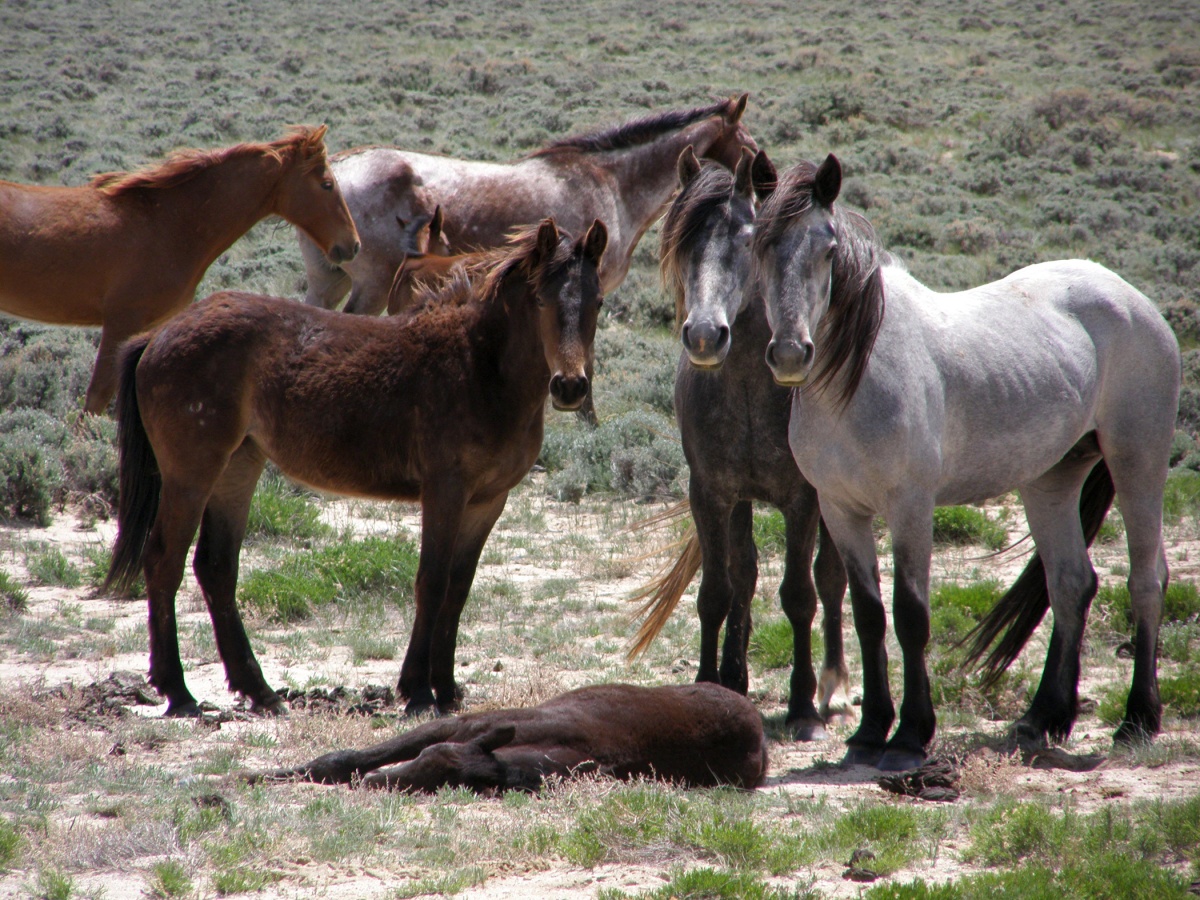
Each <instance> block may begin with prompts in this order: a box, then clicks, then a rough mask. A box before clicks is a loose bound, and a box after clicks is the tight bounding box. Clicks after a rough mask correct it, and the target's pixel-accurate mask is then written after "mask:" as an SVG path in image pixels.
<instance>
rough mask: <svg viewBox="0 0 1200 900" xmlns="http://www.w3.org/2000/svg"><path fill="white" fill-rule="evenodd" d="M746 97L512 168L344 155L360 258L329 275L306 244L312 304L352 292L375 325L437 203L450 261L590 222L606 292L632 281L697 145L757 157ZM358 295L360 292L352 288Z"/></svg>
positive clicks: (624, 128)
mask: <svg viewBox="0 0 1200 900" xmlns="http://www.w3.org/2000/svg"><path fill="white" fill-rule="evenodd" d="M746 97H747V95H745V94H743V95H742V96H740V97H736V98H731V99H729V100H725V101H722V102H720V103H716V104H710V105H708V106H702V107H697V108H696V109H690V110H676V111H669V112H663V113H658V114H656V115H652V116H649V117H647V118H644V119H636V120H634V121H631V122H627V123H625V124H623V125H620V126H617V127H615V128H611V129H608V130H605V131H598V132H595V133H592V134H585V135H580V136H578V137H570V138H566V139H564V140H561V141H558V142H556V143H553V144H550V145H549V146H547V147H543V148H542V149H541V150H537V151H536V152H534V153H532V154H530V155H529V156H526V157H524V158H523V159H519V160H517V161H516V162H513V163H507V164H498V163H485V162H475V161H470V160H460V159H452V158H450V157H445V156H431V155H428V154H424V153H413V152H410V151H406V150H399V149H396V148H394V147H361V148H357V149H354V150H346V151H344V152H342V153H338V154H335V155H334V157H333V158H332V165H333V170H334V172H335V173H337V177H338V183H339V184H340V185H341V186H342V190H343V191H344V192H345V195H346V202H347V204H348V205H349V207H350V211H351V213H353V215H354V221H355V222H356V223H357V224H358V229H359V235H360V236H361V238H362V242H363V249H362V253H360V254H359V255H358V256H357V257H356V258H355V259H354V261H353V263H352V264H349V265H341V264H338V265H334V266H331V265H330V264H329V261H328V260H327V259H325V258H324V257H323V256H322V254H321V253H320V252H319V251H318V250H317V248H316V247H314V246H313V245H312V243H311V241H309V240H307V239H306V238H305V237H304V236H303V235H301V237H300V249H301V252H302V254H303V256H304V267H305V272H306V273H307V276H308V294H307V296H306V298H305V299H306V301H307V302H308V303H310V304H312V305H314V306H323V307H324V308H326V309H333V308H334V307H335V306H337V305H338V304H339V303H340V302H341V300H342V298H343V297H345V296H346V292H347V291H350V299H349V300H348V301H347V302H346V306H345V309H346V311H347V312H354V313H368V314H372V315H376V314H378V313H380V312H382V311H383V309H384V306H385V304H386V303H387V295H388V288H389V287H390V286H391V284H392V276H393V275H394V274H395V272H396V269H397V268H398V267H399V266H400V263H401V262H402V261H403V259H404V256H405V252H406V246H405V245H406V241H405V240H404V238H403V232H404V227H398V224H399V223H397V221H396V217H397V216H400V217H401V219H402V220H403V221H404V222H408V221H410V220H411V219H413V218H415V217H416V216H418V215H420V214H422V213H425V214H432V213H433V211H434V208H435V207H436V206H437V205H438V204H440V205H441V207H442V211H443V213H444V215H445V222H444V224H443V233H444V234H445V237H446V239H447V241H448V244H449V248H450V251H451V252H454V253H462V252H464V251H469V250H477V249H483V248H488V247H495V246H498V245H500V244H502V243H503V242H504V240H505V238H506V235H507V234H508V233H509V232H510V231H511V230H512V229H513V228H518V227H523V226H527V225H529V224H531V223H533V222H538V221H540V220H541V219H542V218H544V217H546V216H553V217H554V219H555V220H556V221H557V222H558V223H559V225H560V226H561V227H562V228H564V229H565V230H567V231H570V232H573V233H582V232H583V231H584V230H585V229H586V228H587V227H588V225H589V224H591V222H592V220H593V219H601V220H603V221H604V222H605V223H606V224H607V226H608V232H609V238H608V252H607V253H605V254H604V266H603V268H602V269H601V271H600V289H601V290H602V291H604V292H605V293H608V292H610V291H613V290H615V289H616V288H617V286H618V285H620V283H621V282H622V281H623V280H624V278H625V274H626V272H628V270H629V261H630V258H631V257H632V255H633V250H634V247H636V246H637V242H638V240H639V239H640V238H641V236H642V235H643V234H644V233H645V232H646V229H647V228H649V227H650V226H651V225H652V224H653V223H654V221H655V220H656V219H657V218H658V217H659V216H660V215H661V214H662V212H663V209H664V208H665V207H666V205H667V203H668V202H670V200H671V194H672V193H673V192H674V190H675V162H676V160H678V159H679V154H680V153H681V152H682V151H683V148H684V147H686V146H688V145H689V144H690V145H692V146H693V147H695V148H696V152H697V153H699V154H700V155H701V156H704V157H708V158H711V159H716V160H718V161H720V162H723V163H724V164H725V165H727V166H728V167H729V168H730V169H732V168H733V167H734V165H736V164H737V161H738V156H739V154H740V153H741V150H742V148H743V147H750V148H751V149H756V146H755V143H754V139H753V138H752V137H750V135H749V133H748V132H747V131H746V129H745V128H744V127H743V126H742V124H741V118H742V114H743V112H745V109H746ZM352 282H353V289H352V290H351V283H352Z"/></svg>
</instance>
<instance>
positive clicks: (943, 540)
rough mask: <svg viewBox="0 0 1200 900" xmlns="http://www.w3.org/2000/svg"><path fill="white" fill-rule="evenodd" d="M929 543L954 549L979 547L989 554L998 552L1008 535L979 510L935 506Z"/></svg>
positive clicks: (1000, 526) (999, 525)
mask: <svg viewBox="0 0 1200 900" xmlns="http://www.w3.org/2000/svg"><path fill="white" fill-rule="evenodd" d="M933 541H934V543H935V544H953V545H955V546H970V545H973V544H982V545H983V546H985V547H987V548H988V549H990V550H1002V549H1003V548H1004V547H1005V545H1007V543H1008V532H1007V531H1005V530H1004V526H1002V525H1001V524H1000V523H998V522H996V521H995V520H994V519H989V518H988V516H987V513H985V512H984V511H983V510H981V509H976V508H975V507H973V506H939V507H937V508H936V509H935V510H934V511H933Z"/></svg>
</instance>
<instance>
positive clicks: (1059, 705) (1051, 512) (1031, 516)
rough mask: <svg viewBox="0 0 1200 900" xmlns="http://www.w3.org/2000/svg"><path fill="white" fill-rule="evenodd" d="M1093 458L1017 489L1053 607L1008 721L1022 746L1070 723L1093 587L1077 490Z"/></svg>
mask: <svg viewBox="0 0 1200 900" xmlns="http://www.w3.org/2000/svg"><path fill="white" fill-rule="evenodd" d="M1094 462H1095V457H1094V456H1091V457H1088V458H1086V459H1083V460H1081V459H1079V458H1078V457H1076V458H1073V459H1071V458H1068V459H1066V460H1064V461H1063V462H1060V463H1059V464H1058V465H1056V466H1054V467H1053V468H1052V469H1050V471H1048V472H1046V473H1045V474H1044V475H1042V476H1041V477H1040V478H1038V479H1037V480H1035V481H1033V482H1032V483H1030V484H1029V485H1026V486H1025V487H1023V488H1022V489H1021V492H1020V493H1021V502H1022V503H1023V504H1024V505H1025V516H1026V519H1027V520H1028V522H1029V532H1030V534H1032V535H1033V540H1034V543H1035V544H1036V546H1037V550H1038V554H1039V555H1040V556H1041V558H1042V561H1043V563H1044V564H1045V568H1046V589H1047V593H1048V594H1049V597H1050V608H1051V609H1052V610H1053V611H1054V626H1053V628H1052V630H1051V632H1050V646H1049V648H1048V649H1047V652H1046V663H1045V667H1044V669H1043V671H1042V680H1041V682H1040V683H1039V684H1038V688H1037V692H1036V693H1035V694H1034V697H1033V702H1032V703H1031V704H1030V706H1029V709H1028V711H1027V712H1026V713H1025V714H1024V715H1023V716H1021V718H1020V719H1018V720H1017V722H1016V723H1015V725H1014V731H1015V734H1016V737H1017V740H1018V742H1019V743H1020V744H1021V745H1022V746H1023V747H1026V748H1028V749H1038V748H1041V747H1044V746H1045V745H1046V742H1047V739H1048V738H1049V739H1055V740H1058V739H1062V738H1065V737H1067V735H1069V734H1070V733H1071V726H1072V725H1074V723H1075V714H1076V711H1077V704H1078V696H1079V667H1080V663H1079V655H1080V650H1081V648H1082V646H1083V628H1084V624H1085V622H1086V621H1087V612H1088V607H1089V606H1090V605H1091V602H1092V598H1093V597H1095V596H1096V588H1097V586H1098V581H1097V579H1096V572H1095V570H1094V569H1093V568H1092V564H1091V561H1090V560H1089V559H1088V550H1087V541H1086V539H1085V538H1084V534H1083V527H1082V525H1081V524H1080V520H1079V493H1080V488H1081V487H1082V485H1083V481H1084V479H1085V478H1086V477H1087V473H1088V471H1089V470H1090V469H1091V467H1092V465H1093V463H1094Z"/></svg>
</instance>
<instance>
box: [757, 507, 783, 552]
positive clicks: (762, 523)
mask: <svg viewBox="0 0 1200 900" xmlns="http://www.w3.org/2000/svg"><path fill="white" fill-rule="evenodd" d="M754 544H755V546H756V547H758V552H759V553H761V554H763V555H764V556H780V555H782V554H783V553H784V552H785V551H786V550H787V522H785V521H784V518H783V513H781V512H780V511H779V510H777V509H770V508H768V509H763V510H759V509H756V510H755V511H754Z"/></svg>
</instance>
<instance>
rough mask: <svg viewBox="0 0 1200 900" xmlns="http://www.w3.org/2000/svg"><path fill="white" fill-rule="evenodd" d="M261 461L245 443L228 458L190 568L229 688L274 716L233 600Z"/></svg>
mask: <svg viewBox="0 0 1200 900" xmlns="http://www.w3.org/2000/svg"><path fill="white" fill-rule="evenodd" d="M265 462H266V458H265V457H264V456H263V453H262V451H261V450H259V449H258V447H256V446H255V445H254V444H252V443H250V442H249V441H246V442H244V443H243V444H242V446H241V447H240V448H239V449H238V450H237V451H236V452H235V453H234V454H233V456H232V457H231V459H230V461H229V465H228V466H227V467H226V469H225V471H224V472H223V473H222V475H221V478H220V480H219V481H218V482H217V484H216V486H215V487H214V488H213V492H212V494H211V495H210V497H209V499H208V505H207V506H206V507H205V509H204V514H203V517H202V519H201V523H200V537H199V539H198V540H197V542H196V553H195V556H194V557H193V560H192V570H193V571H194V572H195V574H196V580H197V582H199V584H200V590H201V591H202V593H203V595H204V602H205V604H206V605H207V606H208V614H209V617H210V618H211V619H212V624H213V632H214V634H215V635H216V640H217V650H218V652H219V653H220V654H221V661H222V662H223V663H224V665H225V676H226V680H227V682H228V685H229V689H230V690H231V691H234V692H236V693H239V694H241V695H243V696H245V697H246V698H247V699H249V700H250V702H251V709H252V711H253V712H259V713H269V714H274V715H277V714H280V713H283V712H286V708H285V707H284V705H283V700H282V699H280V697H279V695H278V694H276V693H275V691H273V690H272V689H271V688H270V687H269V686H268V685H267V682H266V680H265V679H264V678H263V674H262V669H261V668H260V667H259V665H258V660H257V659H256V658H255V656H254V650H253V649H252V648H251V646H250V640H249V638H247V637H246V629H245V626H244V625H243V624H242V618H241V616H240V615H239V613H238V610H237V603H236V600H235V595H236V590H237V574H238V558H239V555H240V553H241V548H242V540H243V538H244V537H245V534H246V519H247V517H248V515H249V511H250V501H251V499H252V497H253V495H254V488H255V485H256V484H257V483H258V478H259V475H261V474H262V470H263V466H264V464H265Z"/></svg>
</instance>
